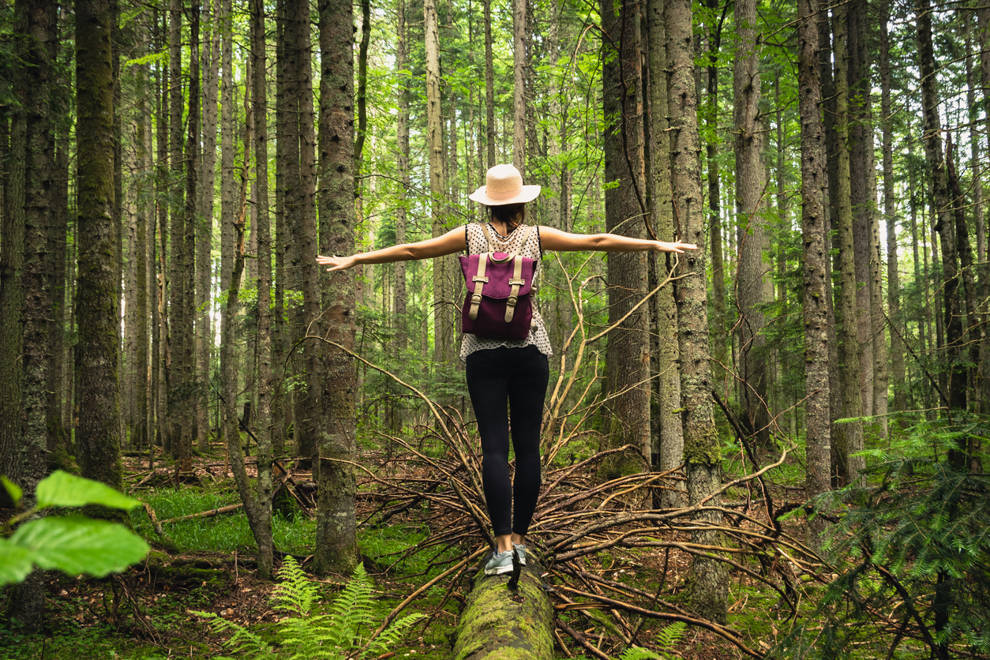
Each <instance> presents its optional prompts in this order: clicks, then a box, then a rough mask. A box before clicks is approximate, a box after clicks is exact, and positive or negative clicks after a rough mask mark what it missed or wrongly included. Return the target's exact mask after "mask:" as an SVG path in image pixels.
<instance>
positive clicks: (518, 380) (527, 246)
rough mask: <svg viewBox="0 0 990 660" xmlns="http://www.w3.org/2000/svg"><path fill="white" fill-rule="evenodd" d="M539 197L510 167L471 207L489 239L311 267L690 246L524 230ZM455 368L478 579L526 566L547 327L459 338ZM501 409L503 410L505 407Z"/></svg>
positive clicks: (488, 180) (477, 229)
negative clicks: (463, 378) (483, 553)
mask: <svg viewBox="0 0 990 660" xmlns="http://www.w3.org/2000/svg"><path fill="white" fill-rule="evenodd" d="M539 194H540V186H535V185H523V182H522V176H521V175H520V173H519V170H517V169H516V168H515V167H513V166H512V165H496V166H495V167H492V168H491V169H489V170H488V173H487V175H486V177H485V185H483V186H481V187H480V188H478V189H477V190H476V191H475V192H474V193H473V194H472V195H471V196H470V198H471V199H472V200H473V201H475V202H478V203H480V204H483V205H484V206H487V207H488V210H489V222H488V230H490V231H486V229H485V228H484V227H482V225H480V224H477V223H471V224H468V225H466V226H464V227H458V228H456V229H452V230H451V231H449V232H447V233H446V234H444V235H443V236H438V237H436V238H431V239H428V240H425V241H419V242H417V243H410V244H405V245H395V246H392V247H388V248H383V249H381V250H374V251H372V252H362V253H360V254H354V255H351V256H346V257H324V256H320V257H317V261H318V262H319V263H320V264H321V265H324V266H327V270H330V271H334V270H344V269H346V268H350V267H351V266H355V265H357V264H379V263H387V262H392V261H403V260H409V259H428V258H430V257H440V256H443V255H447V254H454V253H457V252H461V251H464V250H466V251H467V253H468V254H482V253H485V252H504V253H508V254H518V255H520V256H523V257H529V258H531V259H534V260H535V261H536V262H537V263H539V259H540V257H541V256H542V253H543V251H544V250H603V251H620V252H621V251H627V252H629V251H638V250H639V251H641V250H659V251H663V252H677V253H682V252H684V250H694V249H696V246H695V245H693V244H691V243H682V242H680V241H674V242H670V243H669V242H665V241H652V240H645V239H639V238H629V237H627V236H619V235H616V234H571V233H567V232H563V231H560V230H558V229H554V228H552V227H543V226H537V227H535V228H534V229H528V228H526V227H525V226H524V224H523V223H524V221H525V219H526V207H525V204H526V202H531V201H533V200H534V199H536V197H537V196H538V195H539ZM460 354H461V359H462V360H464V361H465V363H466V375H467V386H468V392H469V393H470V395H471V404H472V406H473V407H474V413H475V417H476V418H477V419H478V431H479V434H480V435H481V449H482V481H483V487H484V491H485V500H486V503H487V505H488V513H489V517H490V518H491V521H492V526H493V527H494V531H495V543H496V547H495V550H494V551H493V552H492V555H491V557H490V558H489V559H488V562H487V564H486V565H485V573H486V574H488V575H498V574H501V573H508V572H510V571H511V570H512V556H513V553H512V551H513V548H514V549H515V550H516V553H517V555H518V557H519V562H520V564H523V565H525V564H526V546H525V538H526V532H527V531H528V529H529V523H530V520H531V519H532V517H533V512H534V511H535V509H536V499H537V496H538V495H539V492H540V424H541V422H542V418H543V399H544V397H545V396H546V389H547V381H548V379H549V367H548V358H549V356H550V355H551V354H552V350H551V348H550V341H549V339H548V337H547V331H546V327H545V326H544V324H543V319H542V317H541V316H540V315H539V313H538V312H537V311H536V310H534V311H533V317H532V322H531V325H530V330H529V336H528V337H526V339H521V340H504V339H495V340H493V339H483V338H479V337H476V336H475V335H473V334H464V335H463V339H462V342H461V353H460ZM506 404H508V410H507V406H506ZM510 418H511V425H512V426H511V428H512V446H513V449H514V450H515V455H516V474H515V480H514V481H513V482H512V484H511V487H510V478H509V459H508V455H509V422H510Z"/></svg>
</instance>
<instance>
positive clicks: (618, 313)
mask: <svg viewBox="0 0 990 660" xmlns="http://www.w3.org/2000/svg"><path fill="white" fill-rule="evenodd" d="M641 14H642V4H641V3H640V2H639V1H636V2H625V3H623V4H622V7H621V9H620V10H619V11H616V7H615V6H614V5H613V4H612V3H611V2H610V1H609V0H605V1H604V2H602V4H601V15H602V30H603V31H604V35H605V36H604V39H605V43H606V45H605V51H604V53H605V55H604V58H605V62H604V64H603V67H602V83H603V85H604V87H603V97H602V98H603V101H604V114H605V117H607V118H609V121H614V124H612V125H610V126H608V128H607V129H606V131H605V136H604V138H605V179H606V181H609V182H610V183H611V184H613V185H610V186H609V187H608V188H607V189H606V191H605V228H606V230H607V231H609V232H612V233H616V234H622V235H625V236H634V237H637V238H644V237H645V236H646V231H645V220H646V206H645V203H646V198H645V193H646V185H645V184H646V171H645V160H644V159H645V154H644V136H643V98H642V88H643V84H642V67H641V65H640V55H641V50H642V48H641V46H640V42H641V37H640V29H639V22H640V16H641ZM613 118H614V119H613ZM646 268H647V259H646V253H644V252H614V253H612V254H610V255H609V256H608V261H607V283H608V322H609V325H611V324H613V323H617V322H618V321H619V320H620V319H621V318H623V317H624V316H626V315H627V314H629V312H630V310H631V309H632V308H633V307H634V306H635V305H636V304H637V303H639V302H640V300H642V298H643V297H644V296H645V295H646V293H647V292H646V284H647V270H646ZM648 323H649V313H648V308H647V307H645V306H641V307H640V308H639V309H638V310H636V311H635V312H633V313H632V314H630V315H629V316H628V317H627V318H626V320H625V321H623V322H622V323H621V324H620V325H619V327H617V328H616V329H615V330H613V331H612V332H611V333H610V334H609V336H608V347H607V349H606V353H605V379H606V381H605V382H606V387H605V391H606V392H607V395H608V396H609V397H610V399H611V401H610V402H609V404H608V409H609V418H610V419H609V429H608V431H609V434H608V435H609V440H608V442H609V445H610V446H612V447H620V446H622V445H626V444H629V445H632V446H633V447H634V448H635V450H636V451H637V452H638V453H639V456H635V455H634V456H630V457H627V458H625V459H617V460H616V461H614V462H609V463H608V464H606V465H605V466H604V467H603V470H604V471H603V474H602V477H603V478H605V479H611V478H613V477H615V476H617V475H619V474H625V473H627V472H630V471H638V470H640V469H642V468H643V466H645V465H649V462H650V459H651V454H652V441H651V439H650V383H649V376H650V339H649V327H648Z"/></svg>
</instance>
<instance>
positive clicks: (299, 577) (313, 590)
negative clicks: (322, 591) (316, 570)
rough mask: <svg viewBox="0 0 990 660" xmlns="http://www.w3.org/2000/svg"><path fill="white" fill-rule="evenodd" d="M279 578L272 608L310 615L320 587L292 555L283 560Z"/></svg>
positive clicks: (273, 593) (304, 615)
mask: <svg viewBox="0 0 990 660" xmlns="http://www.w3.org/2000/svg"><path fill="white" fill-rule="evenodd" d="M278 578H279V583H278V584H277V585H276V586H275V589H274V591H273V592H272V599H271V602H272V608H273V609H275V610H277V611H281V612H288V613H290V614H295V615H297V616H300V617H306V616H308V615H309V613H310V612H311V611H312V609H313V605H314V603H316V600H317V598H318V597H319V589H318V587H317V586H316V584H315V583H314V582H312V581H311V580H310V579H309V576H307V575H306V572H305V571H303V569H302V567H301V566H300V565H299V562H297V561H296V560H295V558H294V557H293V556H292V555H288V556H287V557H286V558H285V561H284V562H282V566H281V568H279V570H278Z"/></svg>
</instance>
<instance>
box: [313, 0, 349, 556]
mask: <svg viewBox="0 0 990 660" xmlns="http://www.w3.org/2000/svg"><path fill="white" fill-rule="evenodd" d="M353 23H354V18H353V8H352V6H351V4H350V3H341V2H333V1H332V0H323V1H322V2H321V3H320V62H321V76H320V199H319V204H320V252H321V253H322V254H350V253H352V252H353V251H354V222H355V218H354V198H353V195H354V170H353V169H352V168H353V167H354V151H353V150H354V118H353V117H354V115H353V102H354V55H353V46H352V39H353V37H352V25H353ZM314 265H315V264H314ZM321 280H322V281H321V282H320V285H321V286H320V290H321V291H322V292H323V300H322V303H323V309H324V314H323V317H322V319H323V320H322V321H321V322H320V323H319V324H317V327H318V329H319V331H320V334H321V335H322V336H324V337H327V338H328V339H330V340H331V341H334V342H337V343H339V344H341V345H342V346H345V347H347V348H352V347H353V345H354V332H355V327H354V275H353V274H352V273H351V272H347V271H344V272H338V273H333V274H330V273H323V274H322V277H321ZM319 350H320V358H321V359H322V360H324V361H325V363H326V373H325V377H324V381H323V385H322V387H323V390H322V392H321V402H320V409H321V411H322V415H321V416H320V429H321V433H320V446H319V462H318V464H317V472H316V479H317V491H318V493H319V498H318V501H317V518H316V556H315V564H316V571H317V572H318V573H320V574H324V575H325V574H327V573H330V572H338V573H348V572H350V571H351V570H352V569H353V567H354V565H355V564H356V563H357V561H358V558H359V557H358V548H357V539H356V522H355V518H354V494H355V490H356V484H355V478H354V472H353V468H352V467H351V466H350V465H349V464H348V462H350V461H353V460H354V455H355V450H356V447H355V431H356V428H355V408H354V399H355V395H356V392H355V390H356V382H357V373H356V371H357V370H356V368H355V363H354V361H353V360H351V358H350V356H348V355H347V354H345V353H344V352H343V351H340V350H337V349H328V348H327V347H325V346H319Z"/></svg>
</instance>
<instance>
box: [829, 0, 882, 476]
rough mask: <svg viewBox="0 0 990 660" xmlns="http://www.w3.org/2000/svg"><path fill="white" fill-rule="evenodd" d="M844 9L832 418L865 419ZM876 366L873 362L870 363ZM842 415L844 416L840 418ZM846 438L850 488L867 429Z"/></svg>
mask: <svg viewBox="0 0 990 660" xmlns="http://www.w3.org/2000/svg"><path fill="white" fill-rule="evenodd" d="M846 10H847V8H846V7H845V6H837V7H836V8H835V14H834V20H833V27H834V30H835V89H836V118H835V128H836V133H837V137H838V144H837V148H836V158H837V167H836V177H835V180H834V181H833V180H831V179H830V181H829V183H830V184H831V185H834V186H835V202H836V203H837V206H836V207H834V208H833V213H834V214H835V219H836V225H837V227H838V231H837V232H836V233H837V240H838V260H839V280H838V287H837V289H836V292H835V321H836V327H837V334H838V341H839V376H840V381H841V388H842V390H841V393H842V410H841V411H835V410H833V411H832V414H833V419H838V418H840V417H844V418H859V417H860V416H861V415H862V414H863V407H862V406H863V396H862V392H863V390H862V388H861V382H860V378H859V370H860V367H861V365H862V361H861V360H860V354H859V352H858V351H857V344H858V341H859V340H858V337H857V334H856V328H857V325H856V319H857V316H856V298H855V296H856V290H857V289H856V265H855V254H854V250H855V247H854V240H855V239H854V236H853V214H852V206H851V199H852V198H851V196H850V195H851V192H850V169H849V168H850V157H849V85H848V76H847V68H846V67H847V66H848V62H849V55H848V40H847V38H846V27H847V21H846V16H845V12H846ZM871 363H872V362H871ZM837 412H840V414H839V415H836V413H837ZM842 426H843V427H844V429H843V433H842V434H841V435H840V436H839V437H837V438H836V440H837V441H839V440H840V439H841V441H842V444H840V445H839V446H838V452H837V453H838V458H839V461H840V463H839V465H838V466H837V467H838V472H839V475H840V477H841V478H842V479H843V480H844V481H845V482H846V483H851V482H855V481H858V480H859V477H860V473H861V472H862V471H863V468H864V467H865V463H864V461H863V458H862V457H860V456H855V454H857V453H858V452H861V451H862V450H863V424H862V422H860V421H853V422H848V423H845V424H843V425H842Z"/></svg>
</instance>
